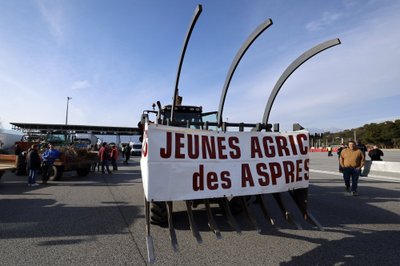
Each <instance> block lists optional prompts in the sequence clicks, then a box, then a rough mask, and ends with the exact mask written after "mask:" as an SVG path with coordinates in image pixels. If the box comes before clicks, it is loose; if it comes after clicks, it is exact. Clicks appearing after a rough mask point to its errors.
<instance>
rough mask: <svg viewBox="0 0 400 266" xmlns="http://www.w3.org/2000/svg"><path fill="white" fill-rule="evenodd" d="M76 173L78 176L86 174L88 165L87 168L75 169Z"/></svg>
mask: <svg viewBox="0 0 400 266" xmlns="http://www.w3.org/2000/svg"><path fill="white" fill-rule="evenodd" d="M76 173H77V174H78V176H80V177H84V176H87V175H88V174H89V173H90V166H89V167H87V168H79V169H78V170H76Z"/></svg>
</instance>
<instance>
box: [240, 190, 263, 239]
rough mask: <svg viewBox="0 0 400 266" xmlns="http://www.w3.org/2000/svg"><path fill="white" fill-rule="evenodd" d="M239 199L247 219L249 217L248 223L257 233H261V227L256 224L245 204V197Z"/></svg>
mask: <svg viewBox="0 0 400 266" xmlns="http://www.w3.org/2000/svg"><path fill="white" fill-rule="evenodd" d="M240 201H241V202H242V206H243V209H244V212H245V213H246V216H247V219H249V221H250V223H251V224H252V225H253V226H254V229H256V231H257V233H261V229H260V227H259V226H258V224H257V220H256V219H255V218H254V217H253V215H252V214H251V213H250V210H249V208H248V206H247V202H246V199H245V197H240Z"/></svg>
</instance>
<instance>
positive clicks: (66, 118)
mask: <svg viewBox="0 0 400 266" xmlns="http://www.w3.org/2000/svg"><path fill="white" fill-rule="evenodd" d="M71 99H72V97H69V96H67V111H66V112H65V124H66V125H68V104H69V100H71Z"/></svg>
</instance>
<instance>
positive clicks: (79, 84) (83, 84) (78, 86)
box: [71, 80, 90, 90]
mask: <svg viewBox="0 0 400 266" xmlns="http://www.w3.org/2000/svg"><path fill="white" fill-rule="evenodd" d="M87 88H90V82H89V81H87V80H78V81H75V82H74V83H73V84H72V86H71V89H72V90H82V89H87Z"/></svg>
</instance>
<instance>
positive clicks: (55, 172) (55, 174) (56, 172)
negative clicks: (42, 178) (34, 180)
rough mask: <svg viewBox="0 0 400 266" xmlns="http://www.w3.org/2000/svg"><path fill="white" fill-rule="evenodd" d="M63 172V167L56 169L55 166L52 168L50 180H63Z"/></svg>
mask: <svg viewBox="0 0 400 266" xmlns="http://www.w3.org/2000/svg"><path fill="white" fill-rule="evenodd" d="M63 172H64V169H63V167H56V166H54V165H53V167H52V168H51V174H50V176H49V180H51V181H57V180H61V178H62V175H63Z"/></svg>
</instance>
